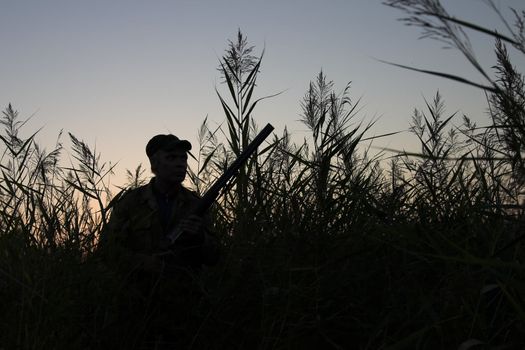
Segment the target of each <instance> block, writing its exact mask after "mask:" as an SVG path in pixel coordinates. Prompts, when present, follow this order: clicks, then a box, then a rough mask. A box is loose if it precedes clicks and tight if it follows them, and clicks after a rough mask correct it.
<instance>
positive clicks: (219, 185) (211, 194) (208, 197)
mask: <svg viewBox="0 0 525 350" xmlns="http://www.w3.org/2000/svg"><path fill="white" fill-rule="evenodd" d="M273 129H274V127H273V126H272V125H271V124H266V126H265V127H264V129H262V130H261V132H259V134H258V135H257V136H256V137H255V138H254V139H253V141H252V142H250V144H249V145H248V146H247V147H246V148H245V149H244V150H243V151H242V153H241V154H240V155H239V157H238V158H237V159H235V161H234V162H233V163H232V164H231V165H230V166H229V167H228V169H226V171H225V172H224V174H222V175H221V177H219V178H218V179H217V180H216V181H215V183H214V184H213V185H212V186H211V187H210V188H209V189H208V191H206V193H205V194H204V195H203V196H202V198H201V199H200V201H199V202H198V203H197V206H196V207H195V209H194V211H193V212H192V215H198V216H201V217H202V216H203V215H204V214H205V213H206V211H207V210H208V209H209V208H210V207H211V205H212V204H213V202H215V200H216V199H217V197H219V194H220V192H221V190H222V189H223V188H224V187H226V185H227V184H228V181H230V180H231V179H232V178H233V177H234V176H235V175H236V174H237V171H238V170H239V169H240V168H241V167H242V166H243V165H244V163H246V161H247V160H248V159H249V158H250V156H251V155H252V154H253V153H254V152H255V151H256V150H257V147H259V146H260V145H261V143H262V142H263V141H264V140H265V139H266V138H267V137H268V135H270V133H271V132H272V131H273ZM183 233H184V231H183V230H181V229H180V228H179V227H178V226H176V227H175V228H174V229H173V230H171V231H170V232H169V233H168V234H167V235H166V239H167V242H166V243H167V245H168V246H171V245H173V244H174V243H175V241H176V240H177V239H178V238H179V237H180V236H181V235H182V234H183Z"/></svg>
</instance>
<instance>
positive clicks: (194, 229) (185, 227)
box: [176, 215, 204, 243]
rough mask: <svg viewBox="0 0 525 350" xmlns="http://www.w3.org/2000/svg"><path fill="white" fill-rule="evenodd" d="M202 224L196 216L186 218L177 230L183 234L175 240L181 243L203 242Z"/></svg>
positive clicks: (201, 220) (200, 219)
mask: <svg viewBox="0 0 525 350" xmlns="http://www.w3.org/2000/svg"><path fill="white" fill-rule="evenodd" d="M203 228H204V223H203V219H202V218H201V217H200V216H198V215H190V216H189V217H188V218H186V219H183V220H181V221H180V223H179V229H180V230H181V231H182V232H183V233H182V235H181V236H180V237H179V238H178V239H177V241H176V242H178V241H179V240H180V241H181V242H185V241H188V242H198V243H202V242H203V241H204V229H203Z"/></svg>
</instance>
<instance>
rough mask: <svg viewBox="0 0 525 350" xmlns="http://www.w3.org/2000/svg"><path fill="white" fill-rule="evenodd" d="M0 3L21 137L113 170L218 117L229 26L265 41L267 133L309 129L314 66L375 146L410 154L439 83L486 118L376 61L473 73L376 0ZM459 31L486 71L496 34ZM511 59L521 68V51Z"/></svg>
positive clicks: (467, 10) (518, 2) (4, 97)
mask: <svg viewBox="0 0 525 350" xmlns="http://www.w3.org/2000/svg"><path fill="white" fill-rule="evenodd" d="M442 3H443V5H444V6H445V8H446V9H447V10H448V11H449V13H451V14H452V15H454V16H457V17H460V18H463V19H465V20H469V21H473V22H475V23H478V24H480V25H483V26H486V27H489V28H494V29H498V30H500V31H501V32H502V33H506V31H505V28H504V27H503V25H502V23H501V21H499V19H498V17H497V15H496V14H495V13H494V12H493V11H492V10H491V9H490V8H489V7H488V6H487V5H486V4H485V2H484V1H482V0H448V1H447V0H444V1H442ZM496 3H497V4H498V5H499V6H500V7H501V9H502V12H503V14H505V15H507V17H508V18H512V17H511V13H510V11H509V10H508V8H509V7H514V8H516V9H520V10H521V9H524V7H525V6H523V0H506V1H505V0H499V1H496ZM0 7H1V11H0V47H1V48H2V50H1V51H2V53H1V54H0V79H1V84H0V108H1V109H5V107H7V105H8V104H9V103H12V105H13V107H14V108H15V109H16V110H18V111H19V112H20V116H21V117H22V118H27V117H29V116H32V119H31V120H30V122H29V123H28V124H27V126H26V129H25V132H24V133H23V135H22V136H24V135H25V136H28V135H30V134H31V133H32V132H34V131H36V130H37V129H39V128H41V127H42V128H43V129H42V130H41V131H40V132H39V134H38V135H37V140H38V142H39V143H40V144H41V145H43V146H45V147H46V148H47V149H48V150H50V149H52V148H53V145H54V144H55V140H56V138H57V136H58V134H59V132H60V130H63V131H64V133H65V134H66V135H67V132H71V133H72V134H74V135H75V136H76V137H77V138H79V139H81V140H84V141H85V142H86V143H87V144H89V145H90V146H92V147H96V149H97V151H98V152H100V153H101V158H102V160H104V161H107V162H109V161H111V162H112V163H117V162H118V165H117V167H116V177H117V178H118V177H119V176H122V178H123V174H124V171H125V169H134V168H135V167H136V166H137V165H138V164H139V163H142V164H143V165H145V166H146V167H148V160H147V157H146V155H145V152H144V149H145V145H146V143H147V141H148V140H149V139H150V138H151V137H152V136H153V135H155V134H158V133H173V134H175V135H177V136H179V137H181V138H185V139H188V140H189V141H190V142H192V143H193V144H194V147H196V146H197V141H196V138H197V132H198V129H199V126H200V124H201V123H202V122H203V120H204V118H205V117H207V118H208V120H209V122H210V124H211V125H218V124H220V123H222V122H224V120H225V117H224V114H223V112H222V109H221V106H220V103H219V100H218V98H217V95H216V93H215V88H218V89H219V91H221V92H223V93H224V94H226V93H227V91H226V87H225V86H224V85H223V84H221V79H220V74H219V72H218V71H217V67H218V64H219V59H220V57H221V56H222V55H223V53H224V50H225V49H226V48H227V43H228V40H229V39H233V38H234V37H235V35H236V32H237V30H238V29H239V28H240V29H241V30H242V32H243V33H244V34H245V35H246V36H247V38H248V41H249V43H250V44H252V45H255V47H256V48H255V53H260V52H261V51H262V49H263V48H264V50H265V53H264V57H263V61H262V67H261V73H260V76H259V81H258V87H257V90H256V92H255V93H256V95H257V97H262V96H266V95H271V94H275V93H278V92H281V91H283V92H282V93H281V94H280V95H278V96H276V97H273V98H271V99H267V100H264V101H262V102H261V104H260V105H258V106H257V107H256V109H255V112H254V118H255V120H256V121H257V123H258V124H259V125H260V126H261V127H262V126H264V125H265V124H266V123H272V124H273V125H274V126H275V128H276V132H277V133H278V134H281V133H282V131H283V129H284V127H285V126H286V127H287V128H288V130H289V131H291V132H292V135H293V136H294V137H295V138H296V140H298V141H299V142H300V141H301V140H302V138H304V137H305V136H307V133H306V128H305V127H304V125H303V124H302V123H301V122H300V121H299V120H300V118H301V106H300V101H301V99H302V97H303V96H304V94H305V92H306V90H307V88H308V84H309V82H310V81H312V80H314V79H315V77H316V76H317V74H318V73H319V72H320V71H321V70H322V71H323V72H324V73H325V74H326V76H327V78H328V79H329V80H333V81H334V84H335V87H336V90H341V89H343V88H344V87H345V85H346V84H347V83H348V82H351V90H350V97H351V98H352V99H353V100H354V101H356V100H358V99H361V102H360V104H361V109H360V111H359V113H358V114H357V115H356V119H355V120H356V122H359V121H364V122H368V121H373V120H375V121H376V124H375V125H374V127H373V128H372V129H371V130H370V132H369V133H368V135H369V136H372V135H379V134H383V133H389V132H396V131H401V133H399V134H397V135H395V136H392V137H388V138H381V139H377V140H376V141H375V142H374V146H375V147H378V148H382V147H388V148H395V149H407V150H415V151H417V150H418V149H417V144H416V140H415V137H414V136H412V135H410V134H409V133H408V132H407V129H408V127H409V123H410V119H411V116H412V113H413V110H414V108H419V109H423V108H424V106H425V102H424V99H425V98H426V99H427V100H431V99H432V98H433V96H434V95H435V93H436V92H437V91H438V90H439V91H440V93H441V95H442V96H443V98H444V100H445V103H446V106H447V113H448V114H452V113H454V112H458V115H462V114H466V115H468V116H469V117H470V118H471V119H472V120H474V121H476V122H478V123H479V124H480V125H481V124H484V123H486V122H487V120H488V117H487V113H486V109H487V104H486V99H485V96H484V93H483V92H482V91H481V90H478V89H475V88H471V87H468V86H466V85H462V84H458V83H455V82H451V81H448V80H445V79H441V78H438V77H433V76H428V75H424V74H420V73H416V72H411V71H407V70H403V69H400V68H397V67H394V66H391V65H388V64H385V63H382V62H380V60H386V61H391V62H396V63H400V64H404V65H410V66H414V67H418V68H424V69H431V70H438V71H445V72H448V73H453V74H458V75H461V76H463V77H466V78H469V79H471V80H474V81H478V82H484V81H483V79H482V78H481V77H480V76H479V74H477V73H476V71H475V70H474V69H473V68H472V67H471V66H470V65H469V64H468V63H467V62H466V60H465V59H464V57H463V56H461V54H460V53H459V52H458V51H457V50H453V49H444V48H443V44H442V43H440V42H438V41H435V40H429V39H419V37H420V34H421V31H420V29H418V28H415V27H407V26H405V25H403V24H402V23H401V22H399V21H398V19H399V18H400V17H402V13H401V12H399V11H397V10H395V9H392V8H389V7H387V6H385V5H382V3H381V1H379V0H323V1H321V0H264V1H263V0H221V1H219V0H169V1H168V0H149V1H146V0H143V1H137V0H105V1H101V0H91V1H81V0H45V1H44V0H38V1H27V0H0ZM511 22H512V20H511ZM468 33H469V34H470V35H471V40H472V44H473V47H474V50H475V52H476V55H477V57H478V59H479V61H480V62H481V63H482V65H483V66H484V67H486V68H487V69H489V70H490V67H491V66H493V65H494V64H495V62H496V61H495V57H494V54H493V43H494V42H493V39H491V38H488V37H486V36H483V35H481V34H478V33H471V32H468ZM510 51H511V52H512V49H510ZM512 53H513V52H512ZM513 55H514V53H513ZM516 57H517V59H516V60H514V63H515V65H516V66H517V67H518V68H519V69H521V71H524V69H523V68H524V67H525V62H524V57H523V55H522V56H519V55H517V56H516ZM460 122H461V119H460V118H457V119H455V120H454V123H455V124H456V125H459V124H460ZM62 141H63V142H64V144H65V145H66V146H67V145H69V143H68V140H67V137H63V139H62ZM67 157H68V156H67V153H66V158H67ZM117 182H118V180H117Z"/></svg>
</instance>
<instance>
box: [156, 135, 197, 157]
mask: <svg viewBox="0 0 525 350" xmlns="http://www.w3.org/2000/svg"><path fill="white" fill-rule="evenodd" d="M177 148H180V149H183V150H185V151H189V150H191V143H190V142H189V141H187V140H181V139H179V138H178V137H177V136H175V135H173V134H159V135H155V136H153V137H152V138H151V140H149V141H148V144H147V145H146V154H147V155H148V157H149V158H151V156H153V155H154V154H155V153H156V152H157V151H159V150H164V151H168V150H172V149H177Z"/></svg>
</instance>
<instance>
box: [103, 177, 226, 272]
mask: <svg viewBox="0 0 525 350" xmlns="http://www.w3.org/2000/svg"><path fill="white" fill-rule="evenodd" d="M153 181H154V179H152V181H151V182H150V183H149V184H147V185H144V186H140V187H138V188H136V189H132V190H130V191H128V192H126V193H124V194H123V195H122V196H120V199H119V200H118V201H117V202H116V203H115V204H114V206H113V209H112V213H111V217H110V219H109V222H108V223H107V225H106V226H105V227H104V229H103V230H102V233H101V237H100V243H99V247H100V250H101V252H102V254H103V256H104V258H105V260H106V261H110V262H114V263H118V264H119V265H120V266H121V267H123V268H126V269H139V270H140V269H148V268H145V266H146V265H150V264H149V263H151V261H152V260H156V259H152V257H156V256H158V254H159V253H162V252H165V249H162V244H161V242H162V240H163V238H164V237H165V235H166V234H167V232H169V231H170V230H171V229H172V228H173V227H175V226H176V225H177V224H178V222H179V221H180V220H181V219H183V218H185V217H187V216H189V214H190V213H191V212H192V210H193V208H195V206H196V204H197V202H198V200H199V197H198V196H197V194H196V193H195V192H192V191H190V190H188V189H186V188H184V187H182V186H181V190H180V191H179V192H178V193H177V195H176V196H175V197H174V198H172V201H173V202H172V207H171V208H170V213H167V214H168V216H167V223H166V224H165V225H163V220H162V217H161V212H160V211H161V210H160V209H161V208H160V207H159V203H158V200H157V196H156V195H155V193H154V191H153ZM165 214H166V213H165ZM210 227H211V224H210V219H209V216H208V215H207V216H206V217H205V218H204V227H203V230H205V232H204V241H202V242H197V243H195V242H184V243H182V244H175V246H174V247H173V248H172V249H171V251H172V253H173V254H168V255H164V257H163V258H162V259H161V260H162V261H163V262H164V263H165V264H167V265H172V266H173V265H177V266H183V267H192V268H199V267H200V266H201V265H202V264H206V265H213V264H215V263H216V262H217V259H218V255H219V252H218V243H217V240H216V238H215V237H214V236H213V234H212V233H211V230H210Z"/></svg>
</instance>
